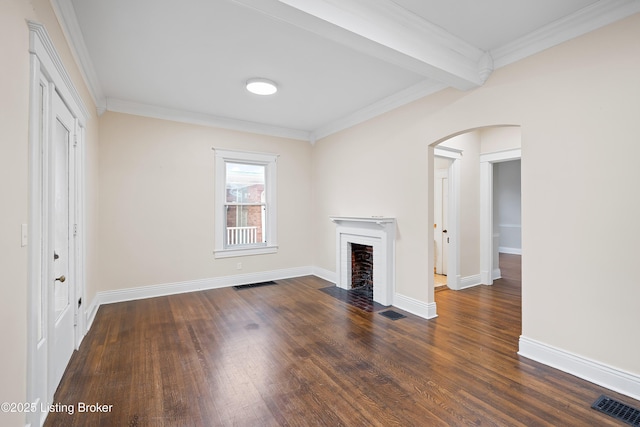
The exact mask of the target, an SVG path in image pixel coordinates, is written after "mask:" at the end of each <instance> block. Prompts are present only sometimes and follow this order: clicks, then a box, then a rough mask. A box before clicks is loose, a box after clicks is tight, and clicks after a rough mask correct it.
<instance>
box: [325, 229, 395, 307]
mask: <svg viewBox="0 0 640 427" xmlns="http://www.w3.org/2000/svg"><path fill="white" fill-rule="evenodd" d="M331 220H332V221H333V222H334V223H335V224H336V286H338V287H340V288H343V289H347V290H348V289H353V288H354V287H359V286H364V285H366V284H369V285H370V286H372V287H373V300H374V301H375V302H377V303H380V304H382V305H386V306H388V305H392V304H393V295H394V293H395V230H396V221H395V219H394V218H377V217H371V218H359V217H331Z"/></svg>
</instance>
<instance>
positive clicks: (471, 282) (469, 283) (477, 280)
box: [458, 274, 484, 290]
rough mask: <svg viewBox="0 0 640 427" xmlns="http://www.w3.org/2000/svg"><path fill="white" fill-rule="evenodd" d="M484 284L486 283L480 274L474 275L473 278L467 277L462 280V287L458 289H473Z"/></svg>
mask: <svg viewBox="0 0 640 427" xmlns="http://www.w3.org/2000/svg"><path fill="white" fill-rule="evenodd" d="M482 284H484V283H483V282H482V280H481V276H480V274H474V275H472V276H466V277H462V278H460V287H459V288H458V290H461V289H468V288H473V287H474V286H478V285H482Z"/></svg>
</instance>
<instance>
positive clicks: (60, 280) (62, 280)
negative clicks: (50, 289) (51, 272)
mask: <svg viewBox="0 0 640 427" xmlns="http://www.w3.org/2000/svg"><path fill="white" fill-rule="evenodd" d="M65 280H67V278H66V277H64V274H63V275H62V276H60V277H58V278H56V282H60V283H63V282H64V281H65Z"/></svg>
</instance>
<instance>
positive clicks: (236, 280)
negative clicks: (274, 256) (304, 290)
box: [86, 267, 312, 330]
mask: <svg viewBox="0 0 640 427" xmlns="http://www.w3.org/2000/svg"><path fill="white" fill-rule="evenodd" d="M310 274H312V267H297V268H288V269H282V270H272V271H264V272H260V273H248V274H238V275H233V276H222V277H213V278H209V279H198V280H188V281H184V282H175V283H164V284H160V285H151V286H141V287H137V288H128V289H118V290H115V291H103V292H98V294H97V295H96V296H95V298H94V299H93V301H91V305H90V306H89V309H88V310H87V313H86V315H87V330H89V327H90V326H91V324H92V323H93V320H94V318H95V316H96V313H97V312H98V308H100V306H101V305H103V304H113V303H116V302H124V301H134V300H138V299H145V298H155V297H161V296H166V295H175V294H182V293H185V292H195V291H203V290H207V289H218V288H226V287H229V286H236V285H246V284H249V283H259V282H267V281H269V280H279V279H288V278H292V277H300V276H308V275H310Z"/></svg>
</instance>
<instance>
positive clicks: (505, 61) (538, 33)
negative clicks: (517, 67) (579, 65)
mask: <svg viewBox="0 0 640 427" xmlns="http://www.w3.org/2000/svg"><path fill="white" fill-rule="evenodd" d="M638 12H640V2H638V1H637V0H600V1H597V2H595V3H593V4H591V5H589V6H587V7H585V8H583V9H580V10H578V11H577V12H575V13H573V14H571V15H569V16H566V17H564V18H560V19H558V20H556V21H554V22H552V23H550V24H548V25H545V26H544V27H542V28H539V29H537V30H535V31H533V32H531V33H529V34H526V35H525V36H523V37H521V38H519V39H517V40H514V41H512V42H510V43H507V44H506V45H504V46H501V47H499V48H496V49H493V50H492V51H491V56H492V57H493V64H494V69H496V70H497V69H498V68H502V67H504V66H506V65H509V64H512V63H514V62H517V61H519V60H521V59H524V58H526V57H528V56H531V55H534V54H536V53H538V52H541V51H543V50H545V49H549V48H550V47H553V46H556V45H559V44H561V43H564V42H565V41H568V40H571V39H573V38H576V37H579V36H581V35H583V34H587V33H589V32H591V31H594V30H596V29H598V28H601V27H603V26H605V25H608V24H611V23H613V22H616V21H618V20H620V19H623V18H626V17H627V16H631V15H633V14H635V13H638Z"/></svg>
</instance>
